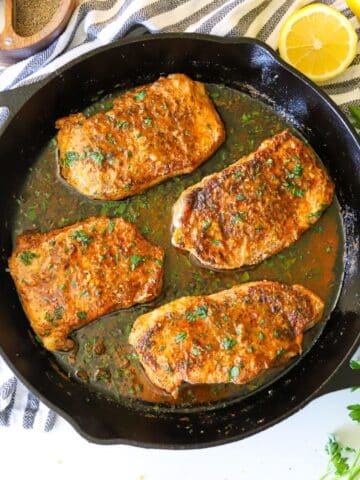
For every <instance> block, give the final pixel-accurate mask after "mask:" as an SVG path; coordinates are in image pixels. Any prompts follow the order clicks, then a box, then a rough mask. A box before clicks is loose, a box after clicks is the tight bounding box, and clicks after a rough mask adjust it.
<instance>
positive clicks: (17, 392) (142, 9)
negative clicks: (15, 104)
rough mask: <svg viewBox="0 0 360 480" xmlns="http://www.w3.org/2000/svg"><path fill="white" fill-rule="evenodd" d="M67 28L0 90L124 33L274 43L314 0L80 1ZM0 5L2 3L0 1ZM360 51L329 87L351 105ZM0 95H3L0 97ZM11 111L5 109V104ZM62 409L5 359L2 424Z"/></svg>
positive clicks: (355, 99)
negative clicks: (43, 399) (36, 392)
mask: <svg viewBox="0 0 360 480" xmlns="http://www.w3.org/2000/svg"><path fill="white" fill-rule="evenodd" d="M78 3H79V5H78V7H77V8H76V10H75V11H74V14H73V15H72V18H71V19H70V22H69V24H68V26H67V28H66V30H65V31H64V32H63V34H62V35H61V36H60V37H59V38H58V39H57V40H55V42H54V43H53V44H51V45H50V46H49V47H48V48H47V49H46V50H44V51H42V52H39V53H37V54H36V55H34V56H32V57H30V58H28V59H26V60H23V61H21V62H18V63H17V64H15V65H12V66H11V67H8V68H1V67H0V91H4V90H8V89H12V88H15V87H18V86H21V85H25V84H27V83H31V82H35V81H36V80H39V79H41V78H43V77H45V76H46V75H48V74H49V73H51V72H54V71H56V70H57V69H58V68H60V67H62V66H63V65H65V64H66V63H68V62H69V61H70V60H72V59H73V58H76V57H78V56H80V55H82V54H84V53H86V52H88V51H90V50H92V49H94V48H97V47H99V46H102V45H105V44H108V43H110V42H113V41H114V40H117V39H119V38H122V37H125V36H140V35H143V34H144V33H158V32H197V33H208V34H212V35H219V36H226V35H230V36H249V37H256V38H258V39H260V40H262V41H265V42H266V43H268V44H269V45H270V46H271V47H273V48H274V49H276V47H277V42H278V35H279V30H280V27H281V24H282V22H283V21H284V20H285V19H286V18H287V17H288V16H289V15H290V14H291V13H292V12H294V11H295V10H297V9H298V8H300V7H302V6H304V5H307V4H309V3H311V0H182V1H180V0H88V1H83V0H80V1H79V2H78ZM323 3H326V4H329V5H332V6H334V7H335V8H337V9H339V10H340V11H342V12H343V13H344V14H345V15H346V16H347V17H348V18H349V19H350V21H351V23H352V24H353V25H354V27H355V28H356V30H357V32H358V33H360V23H359V20H358V19H356V18H355V17H354V15H353V14H352V13H351V11H350V10H349V9H348V8H347V6H346V3H345V1H344V0H324V1H323ZM1 4H4V2H0V8H1ZM359 80H360V49H359V51H358V54H357V55H356V58H355V60H354V62H353V63H352V65H351V66H350V67H349V68H348V69H347V71H346V72H344V73H343V74H342V75H340V76H339V77H338V78H336V79H335V80H333V81H332V82H331V83H329V84H327V85H324V89H325V90H326V91H327V93H329V94H330V95H331V97H332V98H333V100H334V101H335V102H336V103H337V104H338V105H340V106H341V107H343V108H345V110H346V107H347V106H348V105H349V104H351V103H358V104H359V102H360V88H359V85H360V84H359ZM0 97H1V96H0ZM1 114H3V115H4V114H5V110H3V111H2V112H1V110H0V121H1V118H4V116H1ZM55 420H56V415H55V414H54V413H53V412H52V411H50V410H49V409H48V408H47V407H45V405H43V404H41V403H40V402H39V400H38V399H37V398H35V397H34V396H33V395H32V394H31V393H29V392H28V391H27V390H26V388H25V387H24V386H23V385H22V384H21V383H20V382H19V381H18V380H17V379H16V378H15V377H14V375H13V373H12V372H11V371H10V370H9V368H8V367H7V366H6V365H5V363H4V361H3V360H2V359H1V358H0V425H5V426H19V427H24V428H27V429H31V428H39V429H41V430H44V431H49V430H51V429H52V428H53V427H54V425H55Z"/></svg>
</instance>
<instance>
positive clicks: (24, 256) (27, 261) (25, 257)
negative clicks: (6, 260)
mask: <svg viewBox="0 0 360 480" xmlns="http://www.w3.org/2000/svg"><path fill="white" fill-rule="evenodd" d="M19 257H20V260H21V261H22V263H23V264H24V265H25V266H26V267H28V266H29V265H31V264H32V261H33V260H34V258H39V255H37V254H36V253H34V252H22V253H20V255H19Z"/></svg>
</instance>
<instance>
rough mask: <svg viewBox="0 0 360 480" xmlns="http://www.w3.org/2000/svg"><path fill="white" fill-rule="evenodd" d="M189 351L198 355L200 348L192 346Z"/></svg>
mask: <svg viewBox="0 0 360 480" xmlns="http://www.w3.org/2000/svg"><path fill="white" fill-rule="evenodd" d="M191 353H192V354H193V355H194V356H195V357H198V356H199V355H200V350H199V349H198V348H192V349H191Z"/></svg>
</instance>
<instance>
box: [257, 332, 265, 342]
mask: <svg viewBox="0 0 360 480" xmlns="http://www.w3.org/2000/svg"><path fill="white" fill-rule="evenodd" d="M258 337H259V340H264V339H265V334H264V333H263V332H259V333H258Z"/></svg>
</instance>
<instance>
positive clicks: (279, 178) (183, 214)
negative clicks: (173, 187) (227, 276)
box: [172, 130, 334, 270]
mask: <svg viewBox="0 0 360 480" xmlns="http://www.w3.org/2000/svg"><path fill="white" fill-rule="evenodd" d="M333 194H334V185H333V183H332V182H331V180H330V179H329V177H328V175H327V173H326V172H325V171H324V169H323V168H322V167H321V166H320V165H319V162H318V161H317V159H316V157H315V154H314V153H313V152H312V150H311V149H310V148H309V147H308V146H307V145H306V144H305V143H304V142H302V141H301V140H299V139H298V138H297V137H295V136H294V135H292V134H291V133H290V132H289V131H288V130H285V131H283V132H282V133H279V134H277V135H275V136H274V137H272V138H269V139H268V140H265V141H264V142H262V144H261V145H260V147H259V148H258V150H256V151H255V152H253V153H251V154H250V155H248V156H246V157H243V158H241V159H240V160H239V161H237V162H236V163H234V164H233V165H230V166H229V167H227V168H225V169H224V170H222V171H221V172H219V173H214V174H212V175H209V176H207V177H205V178H203V180H202V181H201V182H199V183H197V184H195V185H193V186H191V187H189V188H188V189H187V190H185V191H184V192H183V193H182V195H181V196H180V197H179V199H178V200H177V202H176V203H175V205H174V209H173V235H172V243H173V245H174V246H176V247H178V248H180V249H183V250H187V251H189V252H190V253H191V255H192V256H194V257H195V258H196V259H197V260H198V261H199V262H200V263H201V264H203V265H204V266H207V267H209V268H214V269H224V270H225V269H234V268H239V267H242V266H245V265H255V264H257V263H259V262H261V261H262V260H265V259H266V258H267V257H270V256H271V255H274V254H275V253H277V252H279V251H280V250H282V249H283V248H285V247H288V246H289V245H291V244H292V243H293V242H295V241H296V240H297V239H298V238H299V237H300V235H301V234H302V233H303V232H305V230H307V229H308V228H309V227H310V226H311V225H312V224H313V223H315V222H316V221H317V220H318V219H319V217H320V216H321V214H322V212H323V211H324V209H326V207H327V206H328V205H329V204H330V203H331V202H332V199H333Z"/></svg>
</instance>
